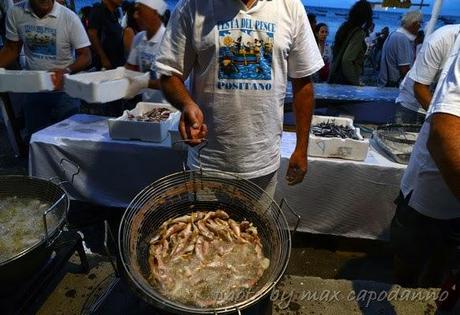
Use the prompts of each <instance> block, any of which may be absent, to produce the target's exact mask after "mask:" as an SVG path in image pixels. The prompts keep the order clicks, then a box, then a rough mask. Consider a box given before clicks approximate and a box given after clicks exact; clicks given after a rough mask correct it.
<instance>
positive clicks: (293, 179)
mask: <svg viewBox="0 0 460 315" xmlns="http://www.w3.org/2000/svg"><path fill="white" fill-rule="evenodd" d="M307 169H308V160H307V155H306V154H305V152H304V151H302V150H297V149H296V150H294V152H293V153H292V155H291V158H290V159H289V166H288V170H287V173H286V180H287V182H288V185H296V184H298V183H301V182H302V181H303V178H304V177H305V174H307Z"/></svg>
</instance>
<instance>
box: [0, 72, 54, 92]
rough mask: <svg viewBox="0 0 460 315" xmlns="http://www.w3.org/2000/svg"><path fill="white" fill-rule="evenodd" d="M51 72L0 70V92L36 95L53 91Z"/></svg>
mask: <svg viewBox="0 0 460 315" xmlns="http://www.w3.org/2000/svg"><path fill="white" fill-rule="evenodd" d="M51 74H52V73H51V72H48V71H29V70H5V69H3V68H0V92H17V93H37V92H47V91H53V90H54V84H53V81H52V80H51Z"/></svg>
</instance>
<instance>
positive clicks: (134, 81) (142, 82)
mask: <svg viewBox="0 0 460 315" xmlns="http://www.w3.org/2000/svg"><path fill="white" fill-rule="evenodd" d="M128 80H129V86H128V90H127V91H126V96H125V98H126V99H130V98H133V97H135V96H136V95H137V94H139V93H140V92H141V90H142V89H146V88H147V87H148V86H149V80H150V78H149V76H148V75H143V76H138V77H128Z"/></svg>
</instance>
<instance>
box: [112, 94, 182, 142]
mask: <svg viewBox="0 0 460 315" xmlns="http://www.w3.org/2000/svg"><path fill="white" fill-rule="evenodd" d="M158 107H166V108H169V109H171V114H170V115H169V118H168V119H167V120H164V121H160V122H149V121H135V120H128V114H132V115H135V116H140V115H142V114H144V113H147V112H148V111H151V110H152V109H154V108H158ZM178 115H180V112H179V111H177V110H176V109H175V108H174V107H172V106H171V105H169V104H164V103H146V102H140V103H137V105H136V108H134V109H133V110H131V111H127V110H126V111H125V112H124V113H123V115H122V116H120V117H118V118H109V120H108V124H109V134H110V137H111V138H112V139H117V140H140V141H148V142H163V141H164V140H165V139H166V138H167V137H168V131H169V129H170V128H171V125H172V124H173V122H174V120H177V116H178Z"/></svg>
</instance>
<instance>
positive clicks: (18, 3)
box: [13, 0, 27, 8]
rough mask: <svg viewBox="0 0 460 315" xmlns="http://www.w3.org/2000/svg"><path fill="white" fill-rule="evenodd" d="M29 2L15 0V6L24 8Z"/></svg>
mask: <svg viewBox="0 0 460 315" xmlns="http://www.w3.org/2000/svg"><path fill="white" fill-rule="evenodd" d="M26 3H27V0H13V5H14V6H16V7H21V8H24V7H25V6H26Z"/></svg>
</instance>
